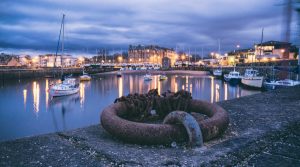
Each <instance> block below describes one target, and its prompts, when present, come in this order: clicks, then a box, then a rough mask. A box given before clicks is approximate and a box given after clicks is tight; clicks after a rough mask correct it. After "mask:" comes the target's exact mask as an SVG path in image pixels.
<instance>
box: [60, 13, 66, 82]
mask: <svg viewBox="0 0 300 167" xmlns="http://www.w3.org/2000/svg"><path fill="white" fill-rule="evenodd" d="M64 38H65V14H63V18H62V43H61V56H60V65H61V76H63V61H62V59H63V55H64V40H65V39H64Z"/></svg>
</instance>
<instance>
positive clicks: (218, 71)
mask: <svg viewBox="0 0 300 167" xmlns="http://www.w3.org/2000/svg"><path fill="white" fill-rule="evenodd" d="M220 50H221V44H220V40H219V54H220V55H221V51H220ZM213 75H214V76H215V77H217V78H222V75H223V72H222V65H221V66H220V67H219V68H217V69H214V70H213Z"/></svg>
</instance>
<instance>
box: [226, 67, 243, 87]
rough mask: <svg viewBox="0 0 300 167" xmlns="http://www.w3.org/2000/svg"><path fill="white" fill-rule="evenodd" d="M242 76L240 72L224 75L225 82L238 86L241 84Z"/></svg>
mask: <svg viewBox="0 0 300 167" xmlns="http://www.w3.org/2000/svg"><path fill="white" fill-rule="evenodd" d="M241 79H242V77H241V75H240V72H238V71H235V70H234V71H230V72H229V74H225V75H224V80H225V81H226V82H229V83H230V84H238V83H240V82H241Z"/></svg>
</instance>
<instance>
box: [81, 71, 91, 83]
mask: <svg viewBox="0 0 300 167" xmlns="http://www.w3.org/2000/svg"><path fill="white" fill-rule="evenodd" d="M79 79H80V81H90V80H91V79H92V77H91V76H89V75H88V73H85V72H84V71H83V72H82V75H81V76H80V77H79Z"/></svg>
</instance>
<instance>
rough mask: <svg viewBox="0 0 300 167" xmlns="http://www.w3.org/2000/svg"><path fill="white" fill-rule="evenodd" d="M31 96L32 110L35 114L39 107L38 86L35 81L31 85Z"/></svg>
mask: <svg viewBox="0 0 300 167" xmlns="http://www.w3.org/2000/svg"><path fill="white" fill-rule="evenodd" d="M32 95H33V109H34V111H35V112H36V113H38V112H39V107H40V85H39V84H37V83H36V82H35V81H34V82H33V84H32Z"/></svg>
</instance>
